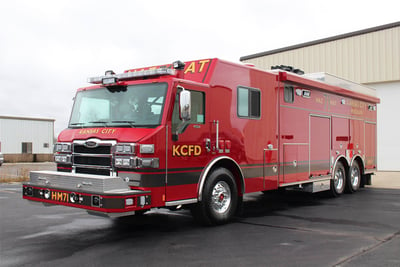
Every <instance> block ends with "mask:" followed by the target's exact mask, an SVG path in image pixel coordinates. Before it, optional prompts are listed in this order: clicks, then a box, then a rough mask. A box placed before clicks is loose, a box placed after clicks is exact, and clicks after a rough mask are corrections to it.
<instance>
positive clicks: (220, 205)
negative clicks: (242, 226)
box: [192, 168, 238, 225]
mask: <svg viewBox="0 0 400 267" xmlns="http://www.w3.org/2000/svg"><path fill="white" fill-rule="evenodd" d="M237 206H238V192H237V186H236V183H235V180H234V178H233V175H232V173H231V172H230V171H229V170H227V169H225V168H218V169H216V170H214V171H213V172H212V173H211V174H210V175H209V177H207V180H206V182H205V184H204V188H203V193H202V201H201V202H199V203H197V204H196V205H194V206H193V208H192V214H193V216H194V218H195V219H196V220H197V221H199V222H200V223H201V224H204V225H220V224H225V223H227V222H229V221H230V220H231V219H232V218H233V216H234V214H235V212H236V209H237Z"/></svg>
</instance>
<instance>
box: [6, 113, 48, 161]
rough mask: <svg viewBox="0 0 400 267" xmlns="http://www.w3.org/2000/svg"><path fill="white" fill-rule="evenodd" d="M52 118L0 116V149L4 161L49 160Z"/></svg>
mask: <svg viewBox="0 0 400 267" xmlns="http://www.w3.org/2000/svg"><path fill="white" fill-rule="evenodd" d="M53 143H54V119H42V118H26V117H13V116H0V151H1V152H2V153H3V154H4V160H5V162H36V161H51V160H52V153H53Z"/></svg>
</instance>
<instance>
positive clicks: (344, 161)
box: [334, 157, 350, 175]
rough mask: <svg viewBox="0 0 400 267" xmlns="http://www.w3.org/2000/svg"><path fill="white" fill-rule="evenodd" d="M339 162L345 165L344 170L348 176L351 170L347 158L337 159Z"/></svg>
mask: <svg viewBox="0 0 400 267" xmlns="http://www.w3.org/2000/svg"><path fill="white" fill-rule="evenodd" d="M337 162H340V163H342V164H343V167H344V169H345V171H346V175H347V173H348V172H349V168H350V167H349V163H348V162H347V160H346V158H345V157H340V158H339V159H337V161H336V163H337ZM336 163H335V166H334V167H336Z"/></svg>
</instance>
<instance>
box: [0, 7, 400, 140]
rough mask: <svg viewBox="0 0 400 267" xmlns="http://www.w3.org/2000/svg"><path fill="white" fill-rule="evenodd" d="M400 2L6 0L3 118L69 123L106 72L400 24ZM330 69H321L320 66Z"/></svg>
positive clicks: (0, 87)
mask: <svg viewBox="0 0 400 267" xmlns="http://www.w3.org/2000/svg"><path fill="white" fill-rule="evenodd" d="M399 6H400V4H398V0H380V1H352V0H346V1H345V0H336V1H323V0H297V1H290V0H286V1H276V0H274V1H269V0H264V1H263V0H227V1H226V0H201V1H190V0H169V1H166V0H140V1H137V0H129V1H128V0H107V1H104V0H79V1H77V0H57V1H54V0H35V1H32V0H26V1H23V0H12V1H5V0H1V5H0V14H1V15H0V25H1V27H0V115H3V116H21V117H39V118H50V119H55V134H56V135H57V134H58V133H60V131H61V130H62V129H64V128H66V127H67V125H68V121H69V116H70V111H71V108H72V104H73V100H72V99H73V97H74V95H75V92H76V89H78V88H80V87H85V86H88V85H89V84H88V83H87V78H88V77H92V76H99V75H103V74H104V71H105V70H110V69H111V70H114V71H115V72H116V73H121V72H123V71H124V70H127V69H132V68H140V67H145V66H153V65H161V64H167V63H172V62H173V61H176V60H182V61H189V60H195V59H203V58H213V57H218V58H221V59H225V60H229V61H233V62H239V59H240V57H242V56H246V55H251V54H255V53H259V52H264V51H269V50H273V49H277V48H282V47H286V46H291V45H295V44H299V43H304V42H308V41H314V40H318V39H322V38H326V37H331V36H335V35H339V34H344V33H348V32H352V31H357V30H362V29H366V28H371V27H375V26H380V25H384V24H388V23H392V22H396V21H399V20H400V16H399V12H398V10H399ZM321 71H323V70H321Z"/></svg>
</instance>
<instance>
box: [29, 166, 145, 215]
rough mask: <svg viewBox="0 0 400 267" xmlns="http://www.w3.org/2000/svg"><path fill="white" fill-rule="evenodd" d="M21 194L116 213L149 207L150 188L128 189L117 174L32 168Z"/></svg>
mask: <svg viewBox="0 0 400 267" xmlns="http://www.w3.org/2000/svg"><path fill="white" fill-rule="evenodd" d="M22 187H23V190H22V196H23V198H24V199H27V200H30V201H37V202H42V203H43V204H45V205H63V206H69V207H75V208H81V209H85V210H87V211H88V212H89V213H91V214H96V215H102V216H109V217H120V216H127V215H132V214H135V211H138V210H146V209H150V208H151V192H150V191H143V190H132V189H131V188H130V187H129V186H128V184H127V183H126V182H125V181H123V180H122V179H121V178H119V177H110V176H101V175H89V174H73V173H63V172H55V171H34V172H31V173H30V181H29V182H27V183H24V184H23V185H22Z"/></svg>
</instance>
